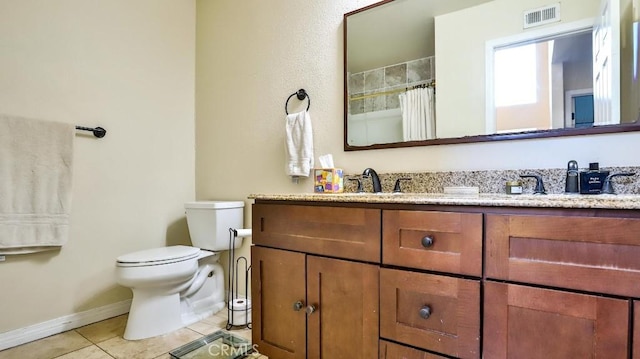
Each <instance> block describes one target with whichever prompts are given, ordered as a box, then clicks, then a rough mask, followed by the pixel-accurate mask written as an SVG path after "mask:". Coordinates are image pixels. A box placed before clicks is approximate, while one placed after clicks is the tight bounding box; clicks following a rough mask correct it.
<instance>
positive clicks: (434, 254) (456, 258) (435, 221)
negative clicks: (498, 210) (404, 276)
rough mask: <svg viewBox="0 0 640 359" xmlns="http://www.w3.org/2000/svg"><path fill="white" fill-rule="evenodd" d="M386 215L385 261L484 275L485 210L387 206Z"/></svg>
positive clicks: (384, 227)
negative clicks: (417, 209)
mask: <svg viewBox="0 0 640 359" xmlns="http://www.w3.org/2000/svg"><path fill="white" fill-rule="evenodd" d="M382 217H383V222H382V227H383V231H382V233H383V235H382V236H383V237H382V246H383V248H382V262H383V263H384V264H393V265H397V266H403V267H411V268H419V269H425V270H433V271H439V272H448V273H459V274H468V275H473V276H476V277H480V276H481V275H482V214H479V213H457V212H428V211H395V210H385V211H383V212H382Z"/></svg>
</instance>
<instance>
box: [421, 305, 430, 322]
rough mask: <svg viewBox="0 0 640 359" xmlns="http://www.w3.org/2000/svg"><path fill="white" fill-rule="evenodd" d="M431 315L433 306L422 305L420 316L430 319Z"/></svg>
mask: <svg viewBox="0 0 640 359" xmlns="http://www.w3.org/2000/svg"><path fill="white" fill-rule="evenodd" d="M430 316H431V307H430V306H428V305H425V306H424V307H422V309H420V317H421V318H422V319H429V317H430Z"/></svg>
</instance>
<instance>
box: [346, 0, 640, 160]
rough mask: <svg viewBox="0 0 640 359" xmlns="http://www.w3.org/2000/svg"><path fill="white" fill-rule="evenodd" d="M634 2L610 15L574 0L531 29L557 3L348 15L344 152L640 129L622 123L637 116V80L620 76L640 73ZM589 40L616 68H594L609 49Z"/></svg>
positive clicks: (431, 0)
mask: <svg viewBox="0 0 640 359" xmlns="http://www.w3.org/2000/svg"><path fill="white" fill-rule="evenodd" d="M637 1H639V0H619V2H615V3H614V4H609V5H607V6H604V7H603V8H605V9H607V10H608V11H609V12H607V13H603V12H602V10H601V9H602V8H601V6H603V5H602V4H601V2H600V0H565V1H563V2H562V3H557V4H551V5H552V6H558V8H557V13H558V17H557V19H555V20H554V19H550V20H549V21H547V22H545V23H542V24H533V25H532V26H530V27H527V28H524V29H523V27H525V26H526V25H527V24H524V25H523V16H522V15H523V13H525V12H526V11H532V10H534V11H535V10H536V9H541V8H544V7H548V6H549V3H547V2H545V1H541V0H531V1H527V2H526V3H525V2H520V1H512V0H493V1H488V0H485V1H482V0H476V1H466V2H463V1H455V2H452V1H448V0H395V1H394V0H390V1H383V2H381V3H378V4H375V5H373V6H370V7H368V8H365V9H361V10H357V11H354V12H352V13H349V14H345V31H346V32H345V150H355V149H368V148H387V147H396V146H397V147H400V146H413V145H428V144H439V143H459V142H473V141H487V140H495V139H502V138H506V139H512V138H530V137H547V136H558V135H563V134H568V135H575V134H586V133H600V132H599V131H602V132H616V131H618V130H621V131H628V130H637V128H635V127H634V128H630V126H623V125H619V124H624V123H635V121H636V119H637V118H638V116H637V112H638V108H639V107H640V106H639V105H638V103H639V101H638V100H637V98H638V97H640V96H638V84H637V79H636V77H632V76H630V75H629V76H620V73H623V74H625V75H627V74H631V73H632V71H633V69H635V68H636V67H637V66H636V65H634V64H635V63H637V56H634V54H635V53H636V52H637V51H636V49H635V47H634V45H633V44H637V34H638V31H637V27H635V25H634V24H635V22H634V21H633V18H634V16H633V14H634V13H635V12H636V4H635V3H636V2H637ZM450 3H455V4H453V5H454V7H447V5H452V4H450ZM560 6H561V7H560ZM616 6H619V8H617V9H616ZM420 7H421V8H420ZM611 9H613V11H611ZM598 14H600V15H598ZM606 16H609V19H613V20H609V21H608V22H605V23H604V24H598V23H596V21H595V20H596V19H603V18H606ZM461 29H468V30H467V31H464V30H461ZM594 29H595V30H594ZM611 29H619V30H620V31H619V32H618V33H617V34H616V33H612V32H611ZM592 32H593V33H595V34H596V35H595V37H597V36H600V39H601V40H602V39H603V38H607V39H609V40H610V43H609V44H608V45H609V46H610V50H607V51H609V55H610V56H609V57H608V60H605V61H604V63H606V64H609V65H610V64H612V63H614V64H618V66H617V68H615V67H613V68H606V66H605V68H603V67H602V64H601V65H600V70H597V71H594V70H593V69H594V59H597V57H596V56H595V54H597V53H599V54H603V53H605V52H606V51H605V50H603V48H598V49H595V51H594V48H593V45H592V44H593V40H592V38H594V35H593V34H592ZM605 33H606V34H608V35H606V36H605V35H604V34H605ZM451 34H453V35H451ZM602 42H603V41H600V42H599V43H602ZM611 55H612V56H613V57H612V56H611ZM616 56H617V57H616ZM602 58H603V57H602V56H601V57H600V59H602ZM505 64H507V65H505ZM515 64H518V65H522V66H525V65H527V66H529V67H528V68H526V69H525V68H523V67H515V66H514V65H515ZM597 66H598V65H596V68H598V67H597ZM603 69H604V70H603ZM605 70H606V71H605ZM595 78H600V79H604V80H603V81H600V82H597V81H596V80H594V79H595ZM500 79H508V80H509V81H506V82H505V81H503V80H500ZM534 81H535V85H532V86H529V87H524V84H526V83H528V82H529V83H533V82H534ZM514 83H515V84H516V85H517V86H518V88H521V87H523V88H524V90H523V91H524V92H522V93H520V91H516V90H514V89H515V86H516V85H514ZM605 85H606V86H605ZM607 86H608V87H607ZM621 94H622V96H621ZM516 95H518V96H520V98H514V96H516ZM527 96H528V98H527ZM509 97H511V98H509ZM616 99H618V101H617V102H616V101H615V100H616ZM604 113H606V114H607V115H603V114H604ZM594 126H595V127H596V128H594ZM576 129H577V130H576ZM584 129H586V130H584ZM523 133H527V134H532V135H533V136H526V137H518V136H514V135H513V134H518V135H520V134H523ZM486 135H490V136H486ZM380 145H381V146H380Z"/></svg>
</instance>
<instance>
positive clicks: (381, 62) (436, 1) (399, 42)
mask: <svg viewBox="0 0 640 359" xmlns="http://www.w3.org/2000/svg"><path fill="white" fill-rule="evenodd" d="M489 1H491V0H395V1H393V2H391V3H387V4H385V5H382V6H378V7H375V8H373V9H369V10H367V11H365V12H360V13H357V14H354V15H351V16H349V18H348V20H347V22H348V26H347V30H348V32H349V34H348V38H347V43H348V51H347V62H348V71H349V72H351V73H356V72H360V71H364V70H370V69H374V68H378V67H383V66H388V65H393V64H396V63H401V62H406V61H409V60H414V59H417V58H421V57H426V56H432V55H434V38H435V36H434V17H435V16H437V15H442V14H446V13H449V12H453V11H458V10H461V9H464V8H468V7H471V6H475V5H478V4H481V3H486V2H489Z"/></svg>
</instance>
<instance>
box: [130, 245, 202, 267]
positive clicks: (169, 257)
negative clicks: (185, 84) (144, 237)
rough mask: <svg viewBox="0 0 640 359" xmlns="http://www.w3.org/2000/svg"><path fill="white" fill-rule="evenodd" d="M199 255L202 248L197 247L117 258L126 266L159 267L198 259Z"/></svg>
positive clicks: (175, 248)
mask: <svg viewBox="0 0 640 359" xmlns="http://www.w3.org/2000/svg"><path fill="white" fill-rule="evenodd" d="M199 254H200V248H197V247H189V246H169V247H160V248H152V249H145V250H142V251H138V252H133V253H128V254H124V255H121V256H120V257H118V258H117V262H118V263H121V264H125V265H127V264H128V265H132V264H138V265H157V264H162V263H167V262H171V263H173V262H180V261H185V260H189V259H193V258H197V257H198V255H199Z"/></svg>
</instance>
